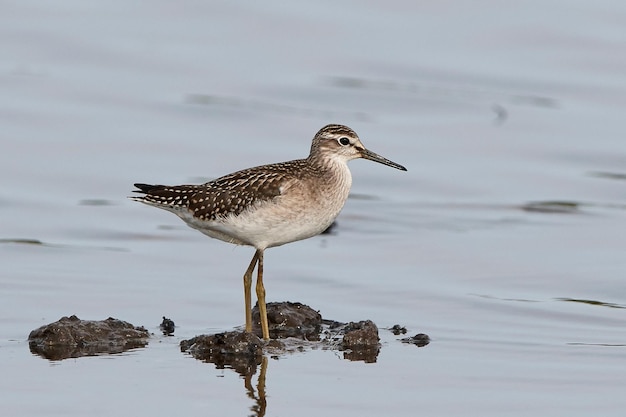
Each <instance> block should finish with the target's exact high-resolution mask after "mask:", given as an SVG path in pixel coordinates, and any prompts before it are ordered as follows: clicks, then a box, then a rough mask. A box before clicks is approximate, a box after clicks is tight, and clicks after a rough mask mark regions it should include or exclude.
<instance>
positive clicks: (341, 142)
mask: <svg viewBox="0 0 626 417" xmlns="http://www.w3.org/2000/svg"><path fill="white" fill-rule="evenodd" d="M339 143H340V144H342V145H343V146H347V145H349V144H350V139H348V138H347V137H345V136H344V137H342V138H339Z"/></svg>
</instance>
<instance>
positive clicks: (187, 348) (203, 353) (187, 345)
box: [180, 331, 263, 375]
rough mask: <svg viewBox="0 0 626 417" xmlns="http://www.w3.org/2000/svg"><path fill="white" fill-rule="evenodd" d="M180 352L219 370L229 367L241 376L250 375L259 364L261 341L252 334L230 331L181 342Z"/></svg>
mask: <svg viewBox="0 0 626 417" xmlns="http://www.w3.org/2000/svg"><path fill="white" fill-rule="evenodd" d="M180 350H181V352H188V353H190V354H191V355H192V356H193V357H194V358H196V359H199V360H203V361H206V362H211V363H214V364H215V366H216V367H217V368H219V369H222V368H225V367H231V368H233V369H235V370H236V371H237V372H239V374H241V375H250V374H251V372H252V371H251V370H253V369H256V366H257V365H259V364H260V363H261V358H262V356H263V341H261V339H259V338H258V337H257V336H256V335H255V334H253V333H248V332H242V331H232V332H224V333H217V334H212V335H201V336H196V337H194V338H191V339H189V340H183V341H181V342H180Z"/></svg>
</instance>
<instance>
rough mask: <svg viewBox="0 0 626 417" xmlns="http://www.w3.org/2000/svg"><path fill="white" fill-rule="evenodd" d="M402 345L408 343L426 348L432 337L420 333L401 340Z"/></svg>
mask: <svg viewBox="0 0 626 417" xmlns="http://www.w3.org/2000/svg"><path fill="white" fill-rule="evenodd" d="M400 341H401V342H402V343H408V344H410V345H415V346H417V347H424V346H426V345H428V344H429V343H430V337H428V335H427V334H424V333H418V334H416V335H415V336H411V337H405V338H403V339H400Z"/></svg>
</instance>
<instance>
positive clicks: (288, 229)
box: [130, 124, 406, 340]
mask: <svg viewBox="0 0 626 417" xmlns="http://www.w3.org/2000/svg"><path fill="white" fill-rule="evenodd" d="M357 158H365V159H369V160H370V161H374V162H379V163H381V164H384V165H388V166H390V167H393V168H396V169H400V170H402V171H406V168H405V167H403V166H402V165H399V164H397V163H395V162H392V161H390V160H388V159H386V158H383V157H382V156H380V155H378V154H376V153H374V152H372V151H370V150H368V149H366V148H365V146H363V144H362V143H361V141H360V140H359V137H358V136H357V134H356V133H355V132H354V131H353V130H352V129H350V128H349V127H347V126H343V125H336V124H331V125H327V126H324V127H323V128H322V129H320V131H319V132H317V134H316V135H315V137H314V138H313V142H312V144H311V152H310V153H309V156H308V157H307V158H305V159H297V160H294V161H288V162H280V163H276V164H270V165H262V166H258V167H255V168H249V169H244V170H242V171H237V172H234V173H232V174H229V175H226V176H224V177H221V178H218V179H216V180H213V181H209V182H207V183H205V184H201V185H176V186H168V185H148V184H135V187H137V188H138V190H134V192H136V193H143V194H144V195H143V196H141V197H130V198H131V199H133V200H135V201H140V202H142V203H145V204H148V205H151V206H154V207H158V208H161V209H164V210H168V211H171V212H172V213H174V214H176V215H177V216H178V217H180V218H181V219H182V220H183V221H184V222H185V223H187V225H189V226H190V227H193V228H194V229H197V230H199V231H200V232H202V233H204V234H206V235H208V236H210V237H213V238H216V239H219V240H223V241H225V242H229V243H234V244H236V245H248V246H252V247H254V248H255V249H256V251H255V253H254V256H253V257H252V260H251V261H250V265H249V266H248V269H247V270H246V272H245V274H244V276H243V284H244V299H245V310H246V331H248V332H251V331H252V306H251V286H252V274H253V272H254V269H255V267H257V281H256V294H257V299H258V304H259V313H260V318H261V330H262V333H263V338H264V339H265V340H268V339H269V329H268V323H267V310H266V306H265V288H264V286H263V253H264V251H265V249H267V248H271V247H274V246H280V245H284V244H285V243H290V242H295V241H297V240H302V239H306V238H309V237H312V236H315V235H318V234H320V233H321V232H323V231H324V230H326V228H328V227H329V226H330V225H331V224H332V222H333V221H334V220H335V218H336V217H337V215H338V214H339V212H340V211H341V209H342V208H343V206H344V203H345V202H346V199H347V198H348V193H349V192H350V186H351V185H352V175H351V174H350V169H349V168H348V165H347V162H348V161H350V160H352V159H357Z"/></svg>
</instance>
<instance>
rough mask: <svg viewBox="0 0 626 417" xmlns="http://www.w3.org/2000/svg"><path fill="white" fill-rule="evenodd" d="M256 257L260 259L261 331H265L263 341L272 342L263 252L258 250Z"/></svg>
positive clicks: (258, 290)
mask: <svg viewBox="0 0 626 417" xmlns="http://www.w3.org/2000/svg"><path fill="white" fill-rule="evenodd" d="M256 256H257V257H258V258H259V266H258V269H257V278H256V297H257V300H259V315H260V316H261V330H262V331H263V339H265V340H270V330H269V326H268V324H267V308H266V307H265V287H264V286H263V250H257V251H256Z"/></svg>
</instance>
